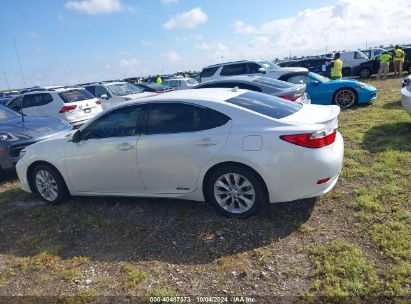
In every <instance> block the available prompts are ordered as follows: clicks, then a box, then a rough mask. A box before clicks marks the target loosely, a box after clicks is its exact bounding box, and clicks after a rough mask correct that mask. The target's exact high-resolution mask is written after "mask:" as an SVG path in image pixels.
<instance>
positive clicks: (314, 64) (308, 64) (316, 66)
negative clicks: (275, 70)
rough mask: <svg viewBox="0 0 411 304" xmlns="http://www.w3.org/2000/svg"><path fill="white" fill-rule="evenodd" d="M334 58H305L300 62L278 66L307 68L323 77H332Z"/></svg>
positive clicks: (284, 62)
mask: <svg viewBox="0 0 411 304" xmlns="http://www.w3.org/2000/svg"><path fill="white" fill-rule="evenodd" d="M332 60H333V59H332V58H322V57H315V58H305V59H300V60H291V61H283V62H281V63H279V64H278V65H279V66H281V67H300V68H306V69H308V70H309V71H310V72H314V73H317V74H320V75H322V76H326V77H330V76H331V67H332V63H331V61H332Z"/></svg>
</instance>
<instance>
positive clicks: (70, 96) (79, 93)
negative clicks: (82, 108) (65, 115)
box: [59, 89, 95, 103]
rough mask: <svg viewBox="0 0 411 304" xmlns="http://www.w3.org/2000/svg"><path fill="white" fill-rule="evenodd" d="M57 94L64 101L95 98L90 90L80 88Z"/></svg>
mask: <svg viewBox="0 0 411 304" xmlns="http://www.w3.org/2000/svg"><path fill="white" fill-rule="evenodd" d="M59 96H60V98H61V99H63V101H64V102H65V103H68V102H77V101H82V100H87V99H93V98H95V97H94V96H93V95H92V94H91V93H90V92H88V91H86V90H82V89H75V90H70V91H65V92H61V93H59Z"/></svg>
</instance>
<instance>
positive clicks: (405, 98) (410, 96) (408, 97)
mask: <svg viewBox="0 0 411 304" xmlns="http://www.w3.org/2000/svg"><path fill="white" fill-rule="evenodd" d="M404 83H405V86H404V87H403V88H402V89H401V103H402V106H403V108H404V110H405V111H407V112H408V113H409V114H411V76H408V77H407V78H406V79H405V80H404Z"/></svg>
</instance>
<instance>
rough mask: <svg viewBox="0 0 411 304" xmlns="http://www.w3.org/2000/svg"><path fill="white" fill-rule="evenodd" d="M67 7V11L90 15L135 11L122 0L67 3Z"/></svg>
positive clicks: (91, 0) (92, 0)
mask: <svg viewBox="0 0 411 304" xmlns="http://www.w3.org/2000/svg"><path fill="white" fill-rule="evenodd" d="M65 7H66V8H67V9H71V10H76V11H80V12H83V13H86V14H89V15H98V14H110V13H114V12H122V11H135V8H134V7H131V6H127V5H124V4H123V3H121V1H120V0H83V1H67V2H66V4H65Z"/></svg>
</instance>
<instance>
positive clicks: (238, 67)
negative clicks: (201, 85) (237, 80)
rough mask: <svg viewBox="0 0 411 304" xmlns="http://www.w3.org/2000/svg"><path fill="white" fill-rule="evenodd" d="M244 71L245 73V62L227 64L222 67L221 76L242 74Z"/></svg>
mask: <svg viewBox="0 0 411 304" xmlns="http://www.w3.org/2000/svg"><path fill="white" fill-rule="evenodd" d="M245 73H246V64H245V63H238V64H229V65H225V66H224V67H223V69H222V71H221V76H234V75H242V74H245Z"/></svg>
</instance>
